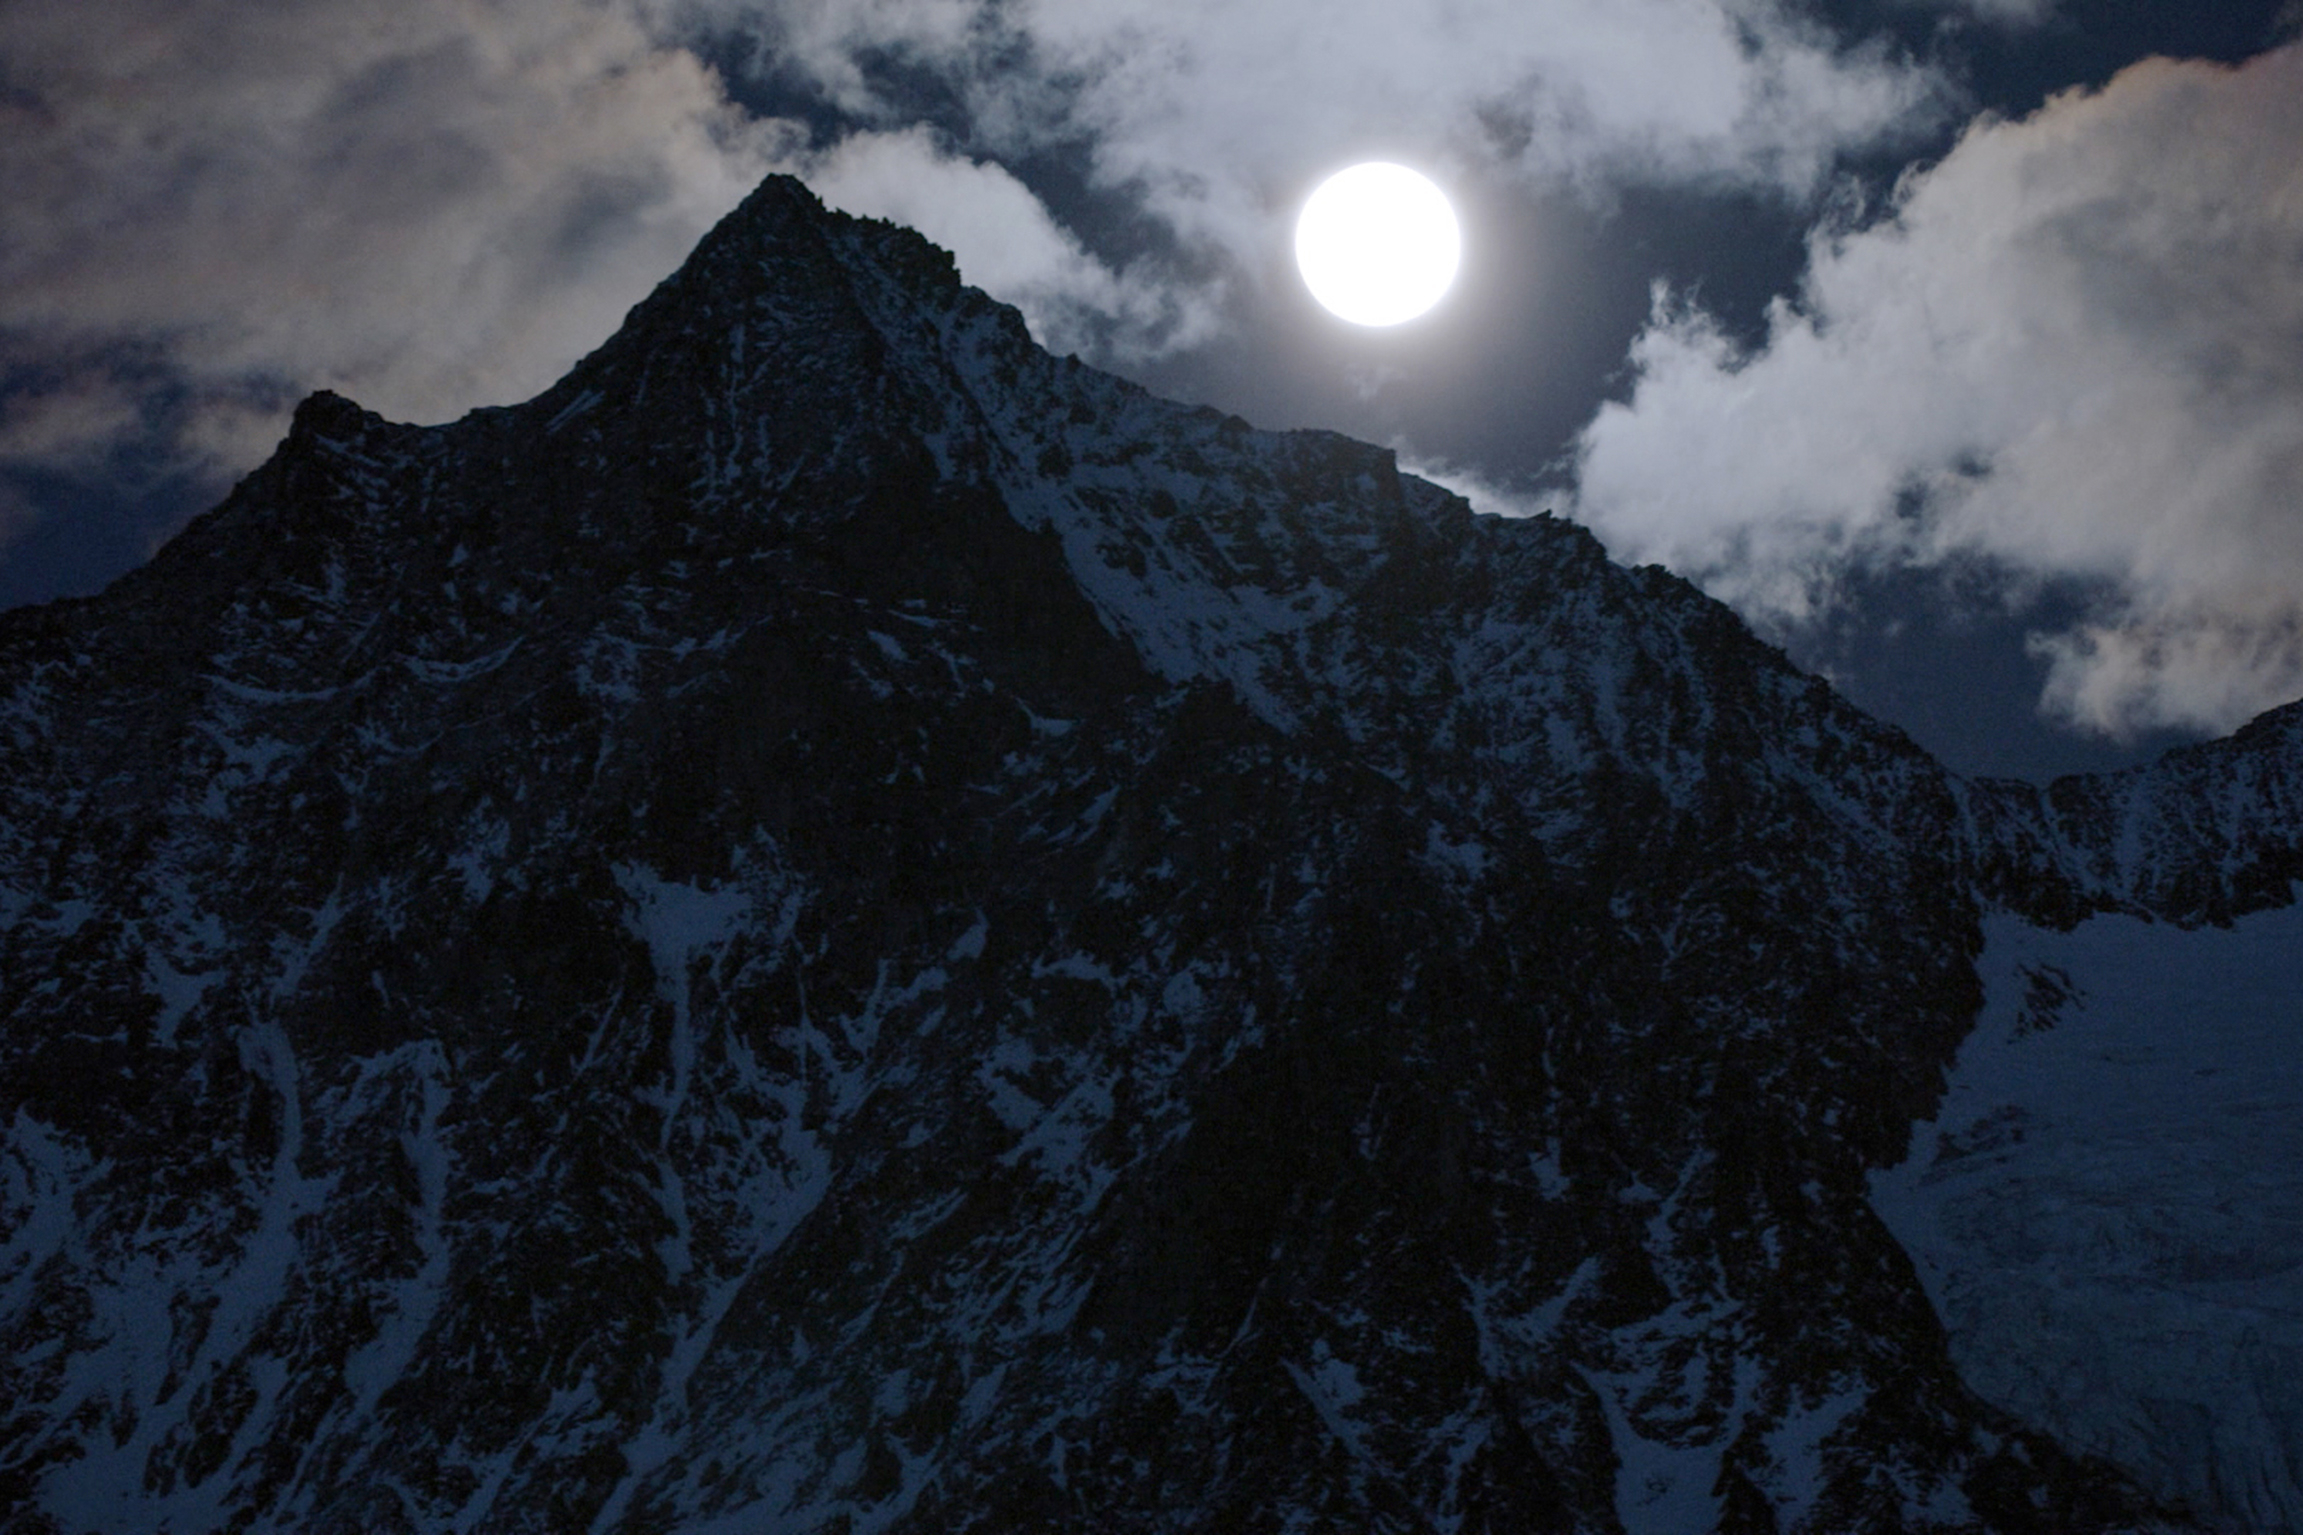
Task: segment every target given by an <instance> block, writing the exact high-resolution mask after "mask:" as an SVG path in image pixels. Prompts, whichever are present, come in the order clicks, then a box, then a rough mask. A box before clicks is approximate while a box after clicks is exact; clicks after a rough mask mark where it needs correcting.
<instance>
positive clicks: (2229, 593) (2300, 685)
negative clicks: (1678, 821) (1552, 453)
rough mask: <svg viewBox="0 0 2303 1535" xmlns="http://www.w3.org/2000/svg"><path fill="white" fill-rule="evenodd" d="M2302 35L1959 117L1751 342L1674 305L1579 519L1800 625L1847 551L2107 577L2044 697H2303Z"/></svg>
mask: <svg viewBox="0 0 2303 1535" xmlns="http://www.w3.org/2000/svg"><path fill="white" fill-rule="evenodd" d="M2298 145H2303V48H2296V47H2290V48H2287V49H2283V50H2281V51H2278V52H2275V53H2271V54H2266V55H2264V56H2262V57H2259V58H2257V59H2255V60H2253V61H2251V62H2249V63H2248V64H2246V65H2243V66H2241V67H2238V68H2236V69H2229V68H2224V67H2221V66H2216V65H2211V64H2202V63H2174V62H2169V61H2165V60H2152V61H2147V62H2145V63H2143V64H2139V65H2137V66H2134V67H2132V68H2130V69H2129V70H2127V71H2125V72H2124V73H2122V74H2121V75H2119V76H2118V77H2117V78H2115V79H2114V80H2112V81H2111V82H2110V83H2109V84H2108V85H2107V86H2106V87H2105V88H2103V89H2102V90H2101V91H2099V92H2095V93H2092V94H2081V93H2074V94H2068V95H2064V96H2060V97H2057V98H2055V99H2054V100H2052V101H2050V102H2049V103H2048V104H2047V105H2046V106H2045V107H2043V108H2042V109H2041V110H2040V111H2039V112H2038V113H2037V114H2035V115H2034V116H2032V117H2030V118H2027V119H2025V120H2022V121H2019V122H1993V121H1985V122H1981V123H1978V124H1976V125H1974V126H1973V127H1971V128H1970V129H1969V130H1968V131H1967V133H1966V134H1965V135H1964V136H1963V137H1962V138H1961V139H1960V141H1959V142H1958V144H1957V145H1956V147H1954V148H1953V149H1952V151H1951V152H1950V153H1949V154H1948V155H1946V156H1945V158H1944V159H1943V160H1942V161H1941V162H1940V163H1939V164H1937V165H1936V166H1934V167H1933V168H1932V169H1929V170H1925V171H1923V172H1919V173H1916V174H1913V175H1911V176H1909V177H1907V178H1906V180H1905V182H1904V184H1903V185H1902V187H1901V188H1900V190H1899V192H1898V194H1897V196H1896V199H1895V202H1894V206H1893V208H1892V210H1891V211H1890V213H1889V214H1888V216H1887V217H1885V218H1883V219H1882V220H1880V221H1878V222H1876V223H1874V224H1872V225H1870V226H1869V227H1867V228H1863V229H1860V230H1856V231H1853V232H1844V233H1838V234H1831V233H1823V234H1819V235H1818V236H1817V237H1816V238H1815V239H1814V240H1813V241H1812V242H1811V246H1810V251H1809V267H1808V272H1807V276H1806V280H1805V284H1804V288H1803V290H1802V292H1801V294H1800V296H1799V299H1798V301H1797V302H1796V303H1790V302H1781V301H1779V302H1778V303H1777V305H1776V306H1775V308H1774V310H1773V312H1772V314H1771V316H1770V326H1769V335H1768V337H1767V340H1766V342H1765V343H1764V345H1762V346H1760V347H1759V348H1758V349H1757V350H1756V351H1754V352H1752V353H1750V354H1749V355H1745V354H1743V353H1742V352H1740V351H1738V349H1737V348H1736V347H1735V346H1734V345H1733V344H1732V343H1731V342H1730V341H1729V340H1728V339H1727V338H1726V336H1725V335H1724V334H1723V332H1722V331H1721V329H1720V327H1719V326H1717V325H1716V324H1714V323H1713V322H1712V321H1711V320H1710V319H1709V318H1708V317H1707V316H1706V315H1705V314H1704V313H1703V312H1702V311H1701V310H1699V309H1696V308H1692V307H1687V306H1684V305H1678V304H1675V303H1674V302H1673V301H1672V300H1671V299H1670V298H1669V296H1668V295H1661V296H1659V298H1658V304H1657V309H1656V313H1655V316H1654V318H1653V320H1652V322H1651V324H1650V325H1649V327H1648V329H1647V330H1646V332H1645V333H1644V334H1643V335H1642V336H1641V337H1640V338H1639V340H1638V342H1637V343H1636V345H1635V347H1634V350H1633V354H1632V361H1633V364H1634V367H1635V370H1636V385H1635V387H1634V389H1633V390H1632V393H1631V396H1630V398H1629V399H1628V400H1627V401H1625V402H1622V403H1620V404H1611V405H1609V406H1607V407H1605V408H1603V409H1602V410H1601V411H1600V413H1599V414H1598V416H1597V417H1596V418H1595V419H1594V420H1593V422H1592V423H1591V425H1590V426H1589V427H1588V428H1587V429H1586V431H1585V432H1584V434H1583V436H1582V439H1581V443H1580V466H1579V468H1580V490H1579V500H1578V513H1579V515H1580V516H1582V517H1583V518H1584V519H1585V520H1587V521H1588V522H1589V523H1591V525H1592V526H1593V527H1594V528H1595V529H1597V530H1598V531H1599V532H1600V533H1601V535H1602V537H1603V538H1605V539H1606V540H1607V542H1608V543H1609V545H1610V548H1611V549H1612V550H1613V551H1614V553H1615V554H1616V555H1617V556H1618V557H1619V558H1625V559H1632V560H1642V561H1648V560H1652V561H1659V562H1661V563H1664V564H1668V565H1671V566H1672V567H1674V568H1675V569H1678V570H1681V571H1683V572H1685V573H1687V574H1689V575H1691V576H1694V577H1696V578H1698V579H1701V580H1702V581H1704V582H1705V584H1706V585H1707V586H1709V587H1710V589H1711V590H1713V591H1714V592H1716V593H1718V594H1719V595H1721V596H1723V597H1725V598H1727V599H1728V600H1730V601H1732V602H1735V603H1737V604H1738V605H1740V606H1742V607H1743V608H1744V609H1745V610H1746V611H1748V612H1751V613H1754V614H1756V615H1760V616H1763V617H1772V618H1779V619H1786V618H1787V619H1792V620H1796V619H1799V618H1801V617H1804V616H1808V615H1810V614H1812V612H1813V611H1814V610H1815V609H1816V607H1817V606H1818V605H1820V604H1827V603H1829V602H1830V601H1831V599H1832V591H1833V583H1834V580H1835V578H1836V577H1837V576H1838V575H1840V574H1842V573H1844V572H1846V571H1847V570H1848V569H1850V568H1851V567H1854V566H1859V565H1863V564H1871V565H1875V566H1878V565H1893V564H1897V563H1919V564H1925V563H1930V562H1936V561H1941V560H1944V559H1947V558H1951V557H1953V556H1961V555H1970V556H1980V557H1982V558H1984V559H1986V560H1988V561H1991V562H1996V563H1998V564H2000V565H2002V566H2004V567H2006V568H2008V569H2011V570H2013V571H2016V572H2019V573H2029V574H2032V575H2036V576H2045V577H2064V578H2073V579H2076V580H2078V581H2082V582H2088V583H2093V584H2095V585H2097V586H2098V588H2099V589H2101V590H2103V591H2105V592H2106V593H2108V594H2109V595H2108V596H2107V597H2106V599H2105V600H2104V602H2103V604H2102V606H2101V609H2100V611H2099V612H2098V613H2096V614H2095V615H2094V617H2093V618H2092V619H2091V620H2090V621H2088V622H2086V623H2085V624H2083V625H2081V626H2079V627H2076V628H2073V629H2070V630H2068V631H2066V632H2062V633H2056V634H2045V635H2039V636H2036V637H2035V638H2034V641H2033V644H2034V648H2035V650H2036V652H2037V653H2038V654H2040V655H2041V656H2043V657H2044V658H2045V659H2046V660H2047V662H2048V663H2049V671H2048V676H2047V681H2046V691H2045V695H2044V698H2043V700H2042V702H2043V706H2044V707H2045V708H2046V709H2048V710H2049V711H2050V712H2052V713H2053V714H2056V715H2059V716H2061V717H2063V718H2065V719H2067V720H2069V721H2071V722H2074V723H2076V724H2079V725H2081V726H2084V727H2086V728H2090V729H2093V730H2097V731H2103V732H2107V733H2111V734H2124V733H2128V732H2131V731H2134V730H2136V729H2139V728H2143V727H2150V726H2161V725H2165V726H2176V727H2184V728H2196V729H2208V730H2221V729H2227V728H2229V727H2231V726H2233V725H2235V724H2237V723H2239V722H2240V721H2242V720H2244V719H2245V718H2246V717H2247V716H2249V715H2250V714H2252V713H2254V712H2256V711H2257V710H2260V709H2263V708H2266V707H2269V706H2271V705H2274V704H2279V703H2283V702H2286V701H2288V700H2290V699H2293V698H2295V697H2297V696H2298V695H2303V155H2298V154H2297V153H2296V150H2297V146H2298Z"/></svg>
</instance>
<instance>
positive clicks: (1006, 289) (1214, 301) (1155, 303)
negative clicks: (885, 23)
mask: <svg viewBox="0 0 2303 1535" xmlns="http://www.w3.org/2000/svg"><path fill="white" fill-rule="evenodd" d="M795 168H796V169H797V170H798V171H799V172H800V174H802V175H803V176H804V177H805V178H806V180H807V182H808V184H809V186H810V187H812V188H813V189H814V190H815V191H816V193H817V194H818V195H819V196H821V197H822V198H823V199H824V201H825V202H827V203H829V204H830V205H831V206H833V207H835V208H839V209H842V210H844V211H846V212H849V213H856V214H863V215H867V216H869V217H872V218H883V219H890V220H893V221H894V222H896V223H899V224H904V225H908V226H909V227H911V228H913V229H917V230H918V231H920V233H922V234H924V235H926V236H927V237H928V238H929V239H931V240H933V241H935V242H936V243H937V244H938V245H941V246H943V247H944V248H945V249H946V250H948V251H950V252H951V253H952V255H953V257H954V259H955V260H956V261H957V262H958V264H959V269H960V275H961V277H963V278H964V279H966V280H967V281H968V282H970V283H973V284H974V285H976V286H977V287H979V288H982V289H984V290H985V291H986V292H989V293H992V294H995V295H997V296H998V297H1000V298H1001V299H1004V300H1006V301H1007V302H1009V303H1012V304H1014V305H1015V306H1016V307H1017V308H1018V309H1020V310H1022V311H1023V315H1024V319H1025V321H1026V322H1027V323H1028V324H1029V325H1030V326H1031V330H1032V334H1033V336H1034V337H1035V338H1037V339H1038V340H1039V342H1040V343H1041V344H1042V345H1043V346H1047V347H1050V348H1052V349H1054V350H1056V351H1059V352H1064V351H1088V352H1106V353H1116V354H1119V355H1122V356H1142V355H1147V354H1152V353H1157V352H1160V351H1166V350H1171V349H1173V348H1176V347H1183V346H1190V345H1193V344H1195V343H1197V342H1200V341H1203V340H1205V339H1206V338H1207V337H1208V336H1210V335H1211V334H1213V333H1214V332H1215V330H1216V329H1217V326H1218V323H1219V314H1220V305H1221V301H1222V300H1221V290H1220V289H1209V288H1204V287H1201V286H1199V285H1195V284H1187V283H1177V282H1173V281H1160V280H1155V279H1151V278H1147V277H1146V276H1145V275H1144V274H1143V273H1142V272H1139V271H1130V272H1123V273H1114V272H1113V271H1112V270H1111V269H1110V268H1109V267H1108V266H1106V265H1105V264H1104V263H1103V262H1101V261H1098V260H1097V259H1096V258H1095V257H1093V256H1091V255H1089V254H1088V253H1087V252H1086V251H1085V250H1084V249H1083V248H1082V247H1081V245H1080V242H1079V240H1078V239H1077V238H1076V237H1075V236H1073V235H1072V234H1071V232H1070V231H1068V230H1066V229H1064V228H1063V227H1062V226H1061V225H1059V224H1058V223H1056V221H1055V220H1054V219H1053V218H1051V217H1050V216H1049V215H1048V211H1047V209H1046V208H1044V207H1042V206H1041V205H1040V201H1039V199H1038V198H1037V197H1035V196H1033V195H1032V192H1031V189H1030V188H1028V187H1026V186H1025V185H1024V184H1023V183H1022V182H1020V181H1018V180H1016V179H1015V177H1013V176H1012V175H1010V174H1008V172H1007V171H1006V170H1004V169H1002V168H1001V167H1000V166H998V165H996V164H990V163H984V162H979V161H974V160H970V159H968V158H966V157H964V156H957V155H952V154H949V153H947V152H945V151H944V150H943V149H941V148H940V147H939V146H938V145H937V144H936V142H935V139H934V136H933V135H932V134H931V133H930V132H929V131H928V130H927V129H925V128H909V129H902V130H898V131H896V132H891V133H858V134H853V135H851V136H849V137H848V138H846V139H843V140H841V141H840V142H839V143H838V144H837V145H835V146H833V147H832V148H831V149H830V150H828V151H826V152H824V153H822V154H817V155H811V156H808V157H806V158H805V159H804V160H803V161H802V162H801V163H799V164H798V165H797V166H796V167H795Z"/></svg>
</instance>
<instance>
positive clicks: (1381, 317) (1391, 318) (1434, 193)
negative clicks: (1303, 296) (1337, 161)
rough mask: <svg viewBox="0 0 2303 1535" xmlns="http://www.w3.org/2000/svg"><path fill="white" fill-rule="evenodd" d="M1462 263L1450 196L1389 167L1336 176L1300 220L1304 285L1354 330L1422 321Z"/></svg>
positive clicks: (1374, 165)
mask: <svg viewBox="0 0 2303 1535" xmlns="http://www.w3.org/2000/svg"><path fill="white" fill-rule="evenodd" d="M1462 256H1463V235H1462V233H1461V232H1460V231H1459V230H1458V229H1457V228H1456V223H1455V210H1454V209H1453V208H1451V207H1449V206H1448V205H1447V197H1446V196H1445V194H1443V193H1442V192H1441V191H1440V189H1439V188H1438V187H1435V186H1433V185H1432V184H1431V183H1430V182H1429V181H1428V180H1426V179H1425V178H1424V177H1422V176H1419V175H1417V174H1416V173H1415V172H1414V171H1411V170H1409V169H1408V168H1407V167H1406V166H1404V165H1388V164H1385V163H1384V162H1383V161H1381V160H1370V161H1369V162H1367V163H1366V164H1365V165H1355V166H1353V167H1352V168H1351V169H1350V170H1347V171H1337V172H1336V173H1335V174H1334V175H1333V176H1330V177H1328V179H1327V180H1325V181H1323V182H1321V183H1320V185H1319V190H1318V191H1316V192H1314V193H1312V194H1311V201H1309V202H1307V203H1305V204H1304V205H1303V216H1302V217H1301V218H1299V219H1297V220H1296V225H1295V264H1296V265H1297V266H1298V267H1300V268H1302V270H1303V280H1304V286H1306V287H1308V288H1310V289H1311V296H1312V297H1313V298H1316V299H1318V300H1319V301H1320V303H1322V304H1324V305H1326V306H1327V308H1328V310H1329V311H1330V312H1331V313H1333V314H1335V315H1336V316H1338V317H1339V318H1341V319H1345V320H1349V321H1351V323H1352V324H1354V325H1397V324H1399V323H1400V322H1401V321H1403V320H1412V319H1414V318H1415V317H1416V316H1417V315H1419V314H1422V313H1423V312H1424V311H1425V310H1427V309H1429V308H1430V307H1431V306H1432V305H1434V304H1436V303H1438V302H1439V300H1440V295H1441V294H1443V293H1445V292H1447V285H1448V284H1449V283H1451V282H1453V281H1455V267H1456V263H1457V262H1458V261H1459V260H1461V259H1462Z"/></svg>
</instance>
